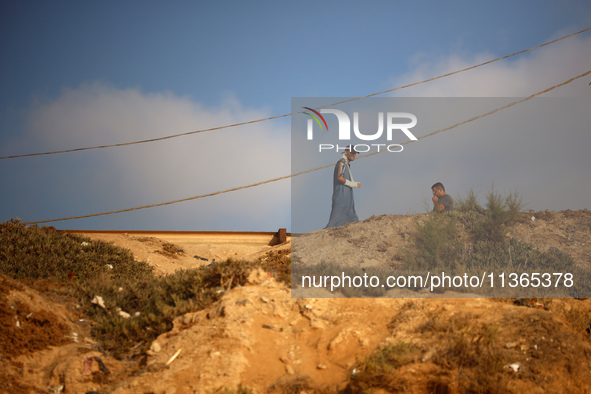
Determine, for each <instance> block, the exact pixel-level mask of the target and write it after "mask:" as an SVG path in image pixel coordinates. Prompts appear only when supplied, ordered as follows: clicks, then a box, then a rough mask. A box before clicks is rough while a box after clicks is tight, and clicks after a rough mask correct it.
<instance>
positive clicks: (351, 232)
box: [0, 211, 591, 394]
mask: <svg viewBox="0 0 591 394" xmlns="http://www.w3.org/2000/svg"><path fill="white" fill-rule="evenodd" d="M531 216H534V218H535V219H534V220H529V221H526V222H522V223H518V224H517V225H515V227H514V228H513V229H512V230H511V232H510V234H509V236H511V237H516V238H518V239H521V240H523V241H527V242H531V243H533V244H534V245H537V246H538V247H539V248H541V249H545V250H547V249H549V248H552V247H555V248H559V249H560V250H562V251H564V252H566V253H568V254H569V255H571V256H572V257H573V259H575V262H576V263H577V264H579V265H581V266H584V267H587V268H589V265H590V262H591V258H590V256H591V249H590V245H591V239H590V238H591V214H590V213H589V212H588V211H577V212H574V211H566V212H560V213H554V212H536V213H531ZM414 220H417V218H416V217H412V216H395V215H384V216H378V217H372V218H369V219H367V220H365V221H363V222H360V223H357V224H354V225H347V226H344V227H342V228H338V229H329V230H320V231H316V232H314V233H310V234H308V235H306V236H307V237H309V242H308V243H306V245H307V246H306V248H307V250H302V251H301V253H300V255H299V256H300V257H299V258H300V260H301V261H300V262H299V263H301V264H306V263H307V260H306V259H310V255H311V254H312V253H313V251H314V247H313V245H314V242H323V243H324V244H326V243H327V242H329V243H331V244H332V245H335V247H338V248H340V249H341V250H345V251H350V253H349V254H348V255H350V256H351V259H350V261H348V262H347V263H350V264H361V265H364V266H368V267H369V266H372V265H375V264H378V262H379V261H381V260H382V259H383V258H389V259H394V260H396V255H397V253H398V251H399V250H400V248H401V247H403V246H404V245H405V243H407V242H409V241H408V236H409V234H410V232H411V228H412V225H413V221H414ZM111 241H112V242H114V243H116V244H118V245H120V246H123V247H125V248H128V249H131V250H132V251H134V248H137V251H138V254H141V255H142V258H143V259H146V258H151V260H150V261H153V262H157V263H154V264H158V265H159V269H160V270H161V272H162V273H166V272H170V271H171V270H174V268H175V267H179V266H181V267H183V268H187V267H186V266H185V265H184V264H185V263H184V262H183V261H184V260H182V259H181V260H179V259H177V258H173V257H171V256H167V255H166V254H163V253H162V250H163V249H162V247H163V246H164V245H166V244H168V243H166V242H163V241H161V240H158V239H151V240H149V241H147V240H145V239H143V240H137V239H133V238H132V237H129V236H123V235H121V236H119V237H118V238H117V237H115V238H113V239H111ZM147 242H149V243H151V244H150V245H151V247H149V248H146V245H147ZM176 246H178V247H179V249H182V248H183V245H176ZM287 247H289V245H281V246H276V247H267V248H264V250H261V251H260V253H258V254H257V253H254V254H253V253H252V250H249V251H248V255H249V256H251V257H253V258H254V257H255V256H256V258H259V257H261V256H263V258H265V257H264V256H265V254H267V256H272V254H270V252H273V251H276V250H278V249H285V248H287ZM323 253H327V254H326V256H323V258H325V259H330V251H326V252H323ZM234 254H235V256H236V257H238V258H240V257H242V256H240V255H239V254H238V255H236V253H234ZM268 258H271V257H268ZM187 261H189V260H187ZM190 261H191V262H192V264H194V265H198V264H203V262H199V261H197V260H196V259H193V260H190ZM296 263H297V262H294V264H296ZM187 264H188V263H187ZM189 268H190V267H189ZM35 282H36V281H29V282H17V281H14V280H12V279H9V278H7V277H0V294H2V298H0V324H1V325H2V331H1V334H0V341H2V343H3V345H4V348H5V349H9V350H8V351H7V352H6V353H5V354H2V355H1V360H0V361H1V363H2V369H3V372H2V373H0V389H4V390H7V392H15V393H18V392H23V393H37V392H39V393H47V392H50V393H95V392H98V393H168V394H172V393H211V392H222V393H224V392H257V393H266V392H277V393H282V392H286V393H287V392H289V393H304V392H305V393H313V392H359V391H362V390H364V389H368V388H374V389H375V391H374V392H398V391H405V392H415V393H422V392H438V393H460V392H470V391H473V392H540V393H542V392H558V393H562V392H564V393H566V392H568V393H573V392H574V393H577V392H580V393H584V392H591V374H590V372H589V371H591V299H536V300H514V299H482V298H461V299H447V298H440V299H416V298H377V299H362V298H356V299H350V298H292V296H291V290H290V289H289V288H288V287H286V286H285V285H284V284H282V283H279V282H278V281H276V280H275V278H274V277H273V274H272V273H269V272H263V271H261V270H258V271H254V272H253V273H252V274H251V276H250V277H249V280H248V284H247V285H245V286H242V287H237V288H233V289H230V290H228V291H226V292H225V293H224V296H223V297H222V298H221V300H220V301H218V302H216V303H215V304H213V305H212V306H211V307H209V308H208V309H206V310H202V311H197V312H191V313H187V314H185V315H183V316H180V317H178V318H177V319H176V320H175V323H174V328H173V329H172V330H171V331H170V332H167V333H165V334H163V335H160V337H158V339H157V340H156V341H154V342H153V343H152V344H151V346H150V351H149V352H148V354H147V355H146V357H144V358H143V359H142V360H141V361H137V362H136V361H133V362H131V361H120V360H117V359H115V358H113V357H111V355H109V354H105V353H103V352H102V351H101V349H100V347H99V346H98V344H97V343H96V342H95V340H93V338H92V337H91V335H90V326H91V324H92V322H90V321H88V320H87V319H86V318H85V317H84V316H83V315H81V314H80V312H79V307H78V305H76V304H75V303H74V302H72V300H68V299H65V298H64V299H61V298H60V297H59V296H57V295H55V293H48V292H46V291H44V290H45V288H44V286H46V284H44V283H43V282H37V283H35ZM48 294H53V295H52V296H51V297H50V296H49V295H48ZM33 320H34V321H35V322H36V323H37V324H35V325H34V327H40V329H37V330H33V329H29V328H27V331H25V330H24V329H23V328H24V327H31V325H25V324H22V322H25V321H33ZM9 345H10V346H9ZM16 354H19V355H18V356H15V355H16ZM368 357H371V358H368Z"/></svg>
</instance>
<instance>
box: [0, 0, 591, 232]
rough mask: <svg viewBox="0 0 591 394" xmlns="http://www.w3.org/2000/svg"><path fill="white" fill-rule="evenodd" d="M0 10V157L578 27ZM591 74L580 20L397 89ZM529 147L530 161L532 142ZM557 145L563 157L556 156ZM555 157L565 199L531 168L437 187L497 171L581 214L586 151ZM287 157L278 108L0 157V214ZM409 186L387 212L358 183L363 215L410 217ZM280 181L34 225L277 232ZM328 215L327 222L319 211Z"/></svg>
mask: <svg viewBox="0 0 591 394" xmlns="http://www.w3.org/2000/svg"><path fill="white" fill-rule="evenodd" d="M1 9H2V12H0V50H1V51H2V52H1V53H2V56H0V86H1V87H2V89H0V119H1V120H0V156H8V155H18V154H26V153H35V152H45V151H50V150H62V149H73V148H79V147H85V146H95V145H103V144H116V143H122V142H128V141H136V140H143V139H149V138H157V137H162V136H166V135H171V134H179V133H184V132H189V131H194V130H199V129H203V128H208V127H216V126H221V125H226V124H232V123H237V122H245V121H249V120H254V119H259V118H265V117H269V116H275V115H281V114H286V113H289V112H291V98H292V97H354V96H362V95H366V94H370V93H373V92H378V91H382V90H386V89H391V88H394V87H396V86H400V85H403V84H406V83H410V82H415V81H418V80H421V79H425V78H428V77H432V76H436V75H439V74H442V73H445V72H449V71H453V70H456V69H459V68H463V67H468V66H470V65H473V64H476V63H479V62H482V61H486V60H489V59H492V58H496V57H498V56H503V55H506V54H510V53H513V52H516V51H519V50H522V49H526V48H529V47H532V46H535V45H539V44H541V43H544V42H547V41H549V40H552V39H555V38H559V37H561V36H564V35H566V34H570V33H574V32H576V31H579V30H582V29H584V28H587V27H591V4H589V2H588V1H586V0H581V1H561V2H540V1H520V2H514V1H497V2H487V3H485V2H469V1H455V2H454V1H452V2H440V1H423V2H401V1H369V2H363V3H362V2H309V1H303V2H270V1H268V2H266V1H259V2H248V3H246V2H239V1H227V2H197V1H193V2H189V1H174V2H156V1H148V2H146V1H142V2H139V1H126V2H121V1H117V2H116V1H103V2H92V3H91V2H75V3H74V2H62V1H57V2H43V1H32V2H27V3H26V4H25V3H22V2H4V3H3V4H2V6H1ZM588 70H591V32H586V33H583V34H580V35H578V36H576V37H572V38H569V39H567V40H563V41H561V42H560V43H557V44H553V45H551V46H547V47H544V48H541V49H537V50H535V51H532V52H529V53H526V54H522V55H519V56H517V57H514V58H511V59H508V60H503V61H501V62H497V63H495V64H493V65H489V66H484V67H481V68H479V69H476V70H471V71H469V72H466V73H462V74H460V75H457V76H454V77H450V78H445V79H442V80H439V81H437V82H432V83H428V84H423V85H420V86H418V87H414V88H409V89H404V90H403V91H398V92H396V93H395V95H396V96H399V97H405V96H413V97H474V96H478V97H518V96H524V95H529V94H531V93H535V92H537V91H539V90H542V89H544V88H547V87H549V86H552V85H554V84H556V83H559V82H563V81H565V80H567V79H569V78H571V77H573V76H576V75H579V74H581V73H582V72H585V71H588ZM589 81H591V77H586V78H582V79H581V80H579V81H578V83H573V84H570V85H569V86H568V87H564V88H562V89H560V90H557V91H555V92H552V94H550V96H553V97H564V98H566V99H568V98H573V97H575V98H583V99H588V98H589V97H590V96H591V87H589V86H588V83H589ZM531 132H534V131H531ZM565 132H566V131H565ZM573 133H574V134H573V135H572V136H569V137H568V140H569V141H576V142H577V143H576V146H579V145H581V144H586V143H588V142H591V141H589V139H588V137H587V135H588V134H589V133H588V132H587V131H585V132H581V131H580V130H577V131H573ZM437 138H441V141H443V137H437ZM475 138H476V140H475V141H474V143H475V144H477V143H478V142H477V139H478V138H483V139H491V138H493V139H494V137H491V136H490V135H484V132H483V133H482V134H478V135H477V136H476V137H475ZM523 138H526V137H525V136H524V137H523ZM441 143H442V142H441ZM545 146H546V145H545ZM547 146H552V145H547ZM417 150H419V149H418V148H417ZM537 151H538V152H539V151H540V149H538V150H537ZM530 153H531V155H532V157H533V155H534V153H535V152H530ZM524 155H525V156H524ZM561 155H565V156H568V151H566V152H564V151H563V152H561ZM475 156H476V158H475V159H474V160H475V163H474V165H470V163H469V162H468V164H466V162H465V160H467V159H466V158H462V160H463V162H462V163H463V167H472V168H471V169H472V170H474V167H475V166H476V162H478V163H481V162H484V164H486V160H482V157H481V156H482V154H480V155H475ZM570 156H574V157H570V158H568V160H572V163H571V162H570V161H568V160H567V161H568V163H567V164H568V165H569V166H571V167H568V168H569V169H568V173H569V176H568V177H570V178H572V179H573V180H572V181H571V183H564V182H566V181H565V180H564V178H565V176H564V171H565V170H564V169H562V172H561V173H555V174H554V173H549V171H550V170H549V169H545V176H546V179H548V178H549V179H560V180H562V181H563V183H564V184H561V186H560V189H561V190H563V193H565V194H562V195H561V194H557V193H550V194H551V196H547V197H544V198H542V195H544V196H545V195H546V194H547V193H541V192H540V189H541V187H542V182H541V181H538V182H537V183H533V184H531V185H529V184H527V182H524V181H523V179H524V178H529V179H538V177H539V175H538V174H537V173H536V172H535V171H536V170H535V168H533V167H535V166H531V167H532V168H531V169H528V170H527V171H526V172H525V173H521V174H519V171H516V174H515V176H514V177H512V178H507V179H505V178H503V177H502V176H501V175H502V174H506V173H507V171H506V170H503V169H502V168H501V167H499V168H497V167H494V168H493V170H491V171H490V173H486V175H485V176H482V177H481V178H483V179H482V181H481V182H482V183H480V181H478V182H476V181H473V182H472V181H467V180H466V179H474V178H472V177H470V176H468V175H469V174H463V176H460V175H462V174H460V175H458V174H456V176H455V177H451V178H450V181H448V184H449V183H451V185H453V188H454V189H455V190H457V193H463V192H465V191H467V190H466V189H469V188H470V187H474V189H476V190H477V191H481V192H482V193H484V192H485V190H482V189H483V188H486V187H487V186H489V185H490V183H491V181H493V180H494V181H495V184H496V186H497V187H499V188H500V189H501V191H503V190H507V189H512V188H514V187H515V186H519V187H520V190H522V192H523V194H524V200H525V201H526V202H528V203H529V204H530V207H531V208H533V209H546V208H548V209H554V210H561V209H567V208H570V209H583V208H590V207H589V205H588V202H587V201H588V198H587V197H586V196H587V195H588V194H589V192H591V190H590V189H589V188H590V187H591V186H585V185H589V184H591V182H589V175H588V168H589V164H591V163H590V162H589V159H587V157H588V156H587V155H585V156H582V155H580V154H577V155H570ZM290 157H291V149H290V119H289V118H281V119H278V120H274V121H267V122H262V123H256V124H253V125H249V126H244V127H236V128H231V129H225V130H220V131H211V132H206V133H200V134H196V135H191V136H184V137H179V138H175V139H171V140H166V141H162V142H155V143H149V144H141V145H133V146H126V147H116V148H108V149H97V150H91V151H83V152H72V153H65V154H58V155H48V156H35V157H23V158H15V159H3V160H0V182H1V183H2V185H3V188H2V189H3V191H2V193H1V194H0V220H2V221H5V220H9V219H10V218H11V217H14V218H17V217H18V218H21V219H22V220H23V221H35V220H47V219H54V218H61V217H68V216H77V215H86V214H92V213H98V212H105V211H111V210H118V209H126V208H131V207H136V206H142V205H148V204H155V203H161V202H166V201H172V200H176V199H181V198H186V197H191V196H198V195H202V194H206V193H213V192H217V191H220V190H225V189H230V188H234V187H238V186H242V185H248V184H252V183H255V182H260V181H264V180H267V179H272V178H276V177H281V176H285V175H288V174H289V173H291V168H290V167H291V166H290V164H291V163H290ZM420 157H423V156H420ZM368 160H370V159H368ZM429 160H434V161H433V163H429ZM448 160H452V158H449V159H448ZM510 160H515V163H517V164H519V163H524V162H529V161H528V160H529V157H528V156H527V154H526V153H524V152H520V153H519V155H508V156H507V157H506V158H505V159H504V161H505V162H508V161H510ZM557 160H558V159H557ZM561 160H562V159H561ZM565 160H566V159H565ZM360 163H361V161H360ZM421 163H423V164H424V166H425V168H429V167H430V164H433V165H442V164H443V165H444V166H446V167H452V168H456V166H457V162H451V161H450V162H444V163H441V160H439V161H435V159H429V157H427V156H424V158H423V161H421ZM517 164H516V165H517ZM359 167H360V168H359V169H358V170H356V171H360V170H362V166H361V165H359ZM519 167H520V168H523V167H524V166H519ZM553 167H554V166H553ZM415 168H416V170H414V171H415V173H413V174H412V176H413V177H414V178H415V179H425V182H426V183H429V182H430V180H431V179H430V178H432V177H433V176H436V175H437V174H432V173H428V172H427V171H426V170H425V169H424V168H423V169H422V168H421V167H420V166H415ZM526 168H527V166H526ZM561 168H562V167H561ZM495 171H498V173H497V172H495ZM361 172H362V171H361ZM318 174H319V175H314V176H326V177H327V178H329V180H328V183H330V182H331V181H330V176H331V174H330V171H328V172H326V171H319V172H318ZM362 175H363V172H362V173H361V174H359V175H357V174H356V176H357V177H361V176H362ZM543 178H544V177H543V176H542V177H540V178H539V179H543ZM310 179H312V178H310ZM575 179H576V181H575ZM427 180H428V181H427ZM310 182H312V181H310ZM522 183H523V184H524V189H521V185H522ZM581 184H582V185H584V186H581ZM409 187H410V188H412V189H413V190H412V192H413V194H414V195H415V196H418V197H416V198H415V200H416V201H418V205H417V204H415V203H410V202H407V200H405V199H402V200H401V201H399V202H398V203H397V204H394V205H393V206H388V207H386V206H381V205H380V204H376V203H374V202H371V201H367V200H364V198H365V199H367V194H366V197H362V196H361V195H360V196H359V204H361V206H360V212H359V213H360V217H361V219H364V218H367V217H368V216H371V215H373V214H379V213H380V212H381V213H408V212H413V211H420V210H421V208H422V203H421V201H420V200H421V197H420V196H421V194H420V193H426V192H428V190H427V191H426V192H425V191H423V190H419V188H418V186H416V187H415V185H414V184H412V186H409ZM290 189H291V183H290V181H289V180H284V181H278V182H273V183H271V184H267V185H263V186H259V187H256V188H252V189H247V190H242V191H236V192H231V193H227V194H223V195H219V196H213V197H207V198H203V199H198V200H194V201H188V202H183V203H179V204H174V205H170V206H165V207H158V208H150V209H142V210H138V211H134V212H128V213H122V214H115V215H105V216H99V217H94V218H87V219H77V220H70V221H60V222H53V223H47V225H54V226H55V227H57V228H64V229H68V228H69V229H122V230H142V229H143V230H230V231H233V230H253V231H275V230H277V229H278V228H281V227H287V228H288V229H290V227H291V224H290V223H291V220H290ZM315 190H317V189H315ZM376 190H379V189H376ZM376 193H377V192H376ZM325 194H326V193H325ZM452 194H453V193H452ZM565 196H567V197H568V198H566V197H565ZM323 198H324V200H322V199H323ZM318 200H319V201H318V204H319V206H320V207H321V209H319V212H321V211H322V207H323V206H325V205H326V202H328V201H329V200H330V191H328V195H326V196H323V194H322V193H321V192H320V193H319V196H318ZM408 201H410V200H408ZM363 204H364V205H363ZM364 206H365V208H364ZM368 206H371V207H372V208H371V209H368V208H367V207H368ZM318 215H319V216H321V213H319V214H318ZM325 216H326V220H327V219H328V212H326V215H325ZM321 221H325V220H324V219H323V220H321ZM311 227H313V228H314V227H317V226H316V225H315V224H314V225H311Z"/></svg>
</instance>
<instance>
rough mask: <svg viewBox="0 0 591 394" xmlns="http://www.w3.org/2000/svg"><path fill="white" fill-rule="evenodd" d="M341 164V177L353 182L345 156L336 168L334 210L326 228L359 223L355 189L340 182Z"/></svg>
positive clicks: (334, 176) (333, 195) (333, 197)
mask: <svg viewBox="0 0 591 394" xmlns="http://www.w3.org/2000/svg"><path fill="white" fill-rule="evenodd" d="M339 163H343V167H342V169H341V175H343V176H344V177H345V179H348V180H350V181H353V176H352V175H351V169H350V168H349V165H350V164H349V163H347V159H346V158H345V156H344V155H343V157H341V159H340V160H339V161H337V164H336V165H335V168H334V175H333V187H332V209H331V211H330V219H328V224H327V225H326V227H325V228H329V227H339V226H343V225H344V224H346V223H350V222H358V221H359V218H358V217H357V213H356V212H355V201H354V200H353V188H351V187H349V186H346V185H343V184H342V183H341V182H339V180H338V176H339Z"/></svg>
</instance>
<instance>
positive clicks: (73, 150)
mask: <svg viewBox="0 0 591 394" xmlns="http://www.w3.org/2000/svg"><path fill="white" fill-rule="evenodd" d="M588 30H591V27H588V28H586V29H583V30H580V31H578V32H575V33H571V34H568V35H566V36H563V37H560V38H557V39H555V40H552V41H548V42H546V43H543V44H540V45H536V46H534V47H531V48H528V49H524V50H521V51H518V52H515V53H512V54H510V55H506V56H501V57H498V58H496V59H492V60H488V61H486V62H483V63H479V64H476V65H473V66H470V67H466V68H463V69H460V70H456V71H452V72H449V73H446V74H442V75H438V76H436V77H432V78H429V79H425V80H422V81H419V82H413V83H410V84H408V85H403V86H399V87H396V88H393V89H387V90H383V91H381V92H377V93H371V94H367V95H365V96H359V97H354V98H351V99H347V100H344V101H339V102H336V103H332V104H328V105H327V106H334V105H338V104H342V103H346V102H350V101H355V100H360V99H364V98H367V97H373V96H378V95H382V94H385V93H390V92H393V91H396V90H400V89H405V88H408V87H411V86H416V85H420V84H423V83H426V82H431V81H434V80H437V79H440V78H444V77H449V76H451V75H454V74H459V73H461V72H465V71H468V70H472V69H475V68H478V67H482V66H485V65H487V64H491V63H494V62H497V61H499V60H503V59H507V58H510V57H513V56H516V55H519V54H522V53H525V52H528V51H531V50H534V49H538V48H541V47H544V46H547V45H550V44H554V43H556V42H558V41H561V40H564V39H566V38H569V37H573V36H576V35H578V34H581V33H584V32H586V31H588ZM302 112H304V111H299V112H292V113H288V114H283V115H276V116H271V117H268V118H263V119H256V120H251V121H247V122H240V123H234V124H230V125H224V126H217V127H211V128H207V129H201V130H195V131H189V132H186V133H179V134H173V135H168V136H164V137H157V138H150V139H145V140H139V141H131V142H122V143H118V144H109V145H98V146H89V147H83V148H73V149H64V150H58V151H51V152H38V153H26V154H21V155H10V156H0V160H3V159H16V158H20V157H31V156H43V155H54V154H59V153H70V152H79V151H85V150H91V149H103V148H113V147H117V146H127V145H137V144H144V143H148V142H156V141H163V140H167V139H172V138H178V137H183V136H187V135H193V134H198V133H203V132H206V131H214V130H221V129H226V128H230V127H237V126H245V125H248V124H253V123H259V122H264V121H267V120H272V119H279V118H284V117H288V116H292V115H295V114H299V113H302Z"/></svg>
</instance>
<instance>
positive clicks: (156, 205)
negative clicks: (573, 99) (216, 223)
mask: <svg viewBox="0 0 591 394" xmlns="http://www.w3.org/2000/svg"><path fill="white" fill-rule="evenodd" d="M589 74H591V70H590V71H587V72H586V73H583V74H581V75H579V76H577V77H574V78H571V79H569V80H567V81H565V82H562V83H560V84H558V85H554V86H552V87H550V88H547V89H544V90H542V91H540V92H538V93H535V94H532V95H531V96H528V97H526V98H523V99H521V100H517V101H514V102H512V103H510V104H507V105H505V106H503V107H500V108H497V109H494V110H492V111H489V112H487V113H484V114H482V115H479V116H476V117H473V118H470V119H468V120H465V121H463V122H460V123H456V124H454V125H452V126H449V127H446V128H443V129H439V130H436V131H434V132H432V133H429V134H426V135H424V136H421V137H419V138H418V139H417V141H418V140H422V139H425V138H427V137H431V136H433V135H435V134H438V133H442V132H444V131H447V130H451V129H454V128H456V127H458V126H461V125H463V124H466V123H469V122H473V121H475V120H477V119H480V118H483V117H485V116H488V115H492V114H494V113H496V112H499V111H501V110H503V109H506V108H509V107H512V106H514V105H517V104H520V103H523V102H524V101H527V100H530V99H532V98H534V97H537V96H540V95H542V94H544V93H547V92H549V91H551V90H554V89H556V88H559V87H561V86H564V85H567V84H569V83H571V82H573V81H575V80H577V79H579V78H582V77H584V76H586V75H589ZM411 142H416V141H407V142H404V143H402V144H400V145H406V144H409V143H411ZM384 150H386V149H382V150H381V151H377V152H374V153H369V154H367V155H362V156H359V157H358V158H357V160H359V159H362V158H365V157H368V156H372V155H376V154H378V153H381V152H383V151H384ZM332 166H334V163H331V164H328V165H325V166H322V167H316V168H312V169H310V170H305V171H302V172H298V173H296V174H291V175H285V176H282V177H279V178H274V179H269V180H266V181H263V182H258V183H253V184H251V185H247V186H239V187H235V188H232V189H227V190H223V191H219V192H215V193H209V194H202V195H200V196H194V197H188V198H183V199H180V200H174V201H168V202H163V203H159V204H152V205H144V206H141V207H135V208H127V209H120V210H117V211H109V212H101V213H94V214H90V215H82V216H71V217H66V218H59V219H50V220H37V221H34V222H24V223H23V224H39V223H48V222H57V221H61V220H71V219H82V218H88V217H93V216H101V215H109V214H113V213H122V212H129V211H135V210H138V209H144V208H153V207H160V206H163V205H170V204H176V203H179V202H183V201H189V200H196V199H199V198H204V197H211V196H216V195H218V194H224V193H229V192H233V191H237V190H242V189H248V188H251V187H255V186H260V185H264V184H266V183H271V182H276V181H280V180H283V179H288V178H292V177H296V176H299V175H303V174H306V173H309V172H313V171H317V170H321V169H324V168H328V167H332Z"/></svg>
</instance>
